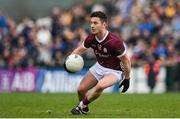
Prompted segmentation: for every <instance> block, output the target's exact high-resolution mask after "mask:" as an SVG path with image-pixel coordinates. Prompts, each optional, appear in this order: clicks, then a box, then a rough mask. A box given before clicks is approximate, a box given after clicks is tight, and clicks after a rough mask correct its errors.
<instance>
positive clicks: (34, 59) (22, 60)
mask: <svg viewBox="0 0 180 119" xmlns="http://www.w3.org/2000/svg"><path fill="white" fill-rule="evenodd" d="M92 11H104V12H105V13H107V15H108V18H109V20H108V22H109V30H110V31H112V32H114V33H116V34H117V35H119V36H121V37H122V38H123V39H124V41H125V42H126V44H127V46H128V54H129V56H130V58H131V61H132V66H133V67H140V66H141V67H142V66H143V67H144V72H142V73H146V75H147V76H148V78H149V85H150V87H151V88H153V87H154V85H155V81H156V80H158V77H156V76H157V75H158V73H159V69H160V67H165V68H166V84H167V90H168V91H171V90H180V0H104V1H100V2H98V1H93V0H84V1H82V2H79V3H78V2H76V3H74V4H73V5H72V6H70V7H67V8H61V7H59V6H55V7H53V8H52V9H51V13H50V14H49V15H48V16H46V17H43V18H36V19H34V18H33V19H32V18H31V17H28V16H25V17H24V18H22V19H21V20H20V21H16V20H15V19H14V18H13V17H11V16H10V15H8V14H7V13H5V12H4V11H3V12H2V11H0V68H1V69H14V68H15V69H18V68H22V67H28V66H35V67H62V66H63V62H64V58H65V57H66V56H67V55H68V54H69V53H70V52H71V51H72V50H73V49H74V48H75V47H77V45H79V44H80V43H81V42H82V41H83V40H84V39H85V38H86V36H87V35H88V34H89V33H90V28H89V19H90V17H89V15H90V13H91V12H92ZM22 12H23V11H22ZM83 57H84V60H85V63H86V64H85V66H86V67H89V66H91V65H92V64H93V63H94V62H95V57H94V55H93V53H92V51H91V49H90V50H89V51H88V52H86V53H85V54H84V55H83Z"/></svg>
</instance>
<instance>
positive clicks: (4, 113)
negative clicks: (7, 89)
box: [0, 93, 180, 118]
mask: <svg viewBox="0 0 180 119" xmlns="http://www.w3.org/2000/svg"><path fill="white" fill-rule="evenodd" d="M76 104H77V97H76V94H71V93H59V94H58V93H57V94H41V93H0V117H1V118H3V117H22V118H26V117H37V118H41V117H45V118H53V117H58V118H81V117H82V118H85V117H87V118H91V117H93V118H113V117H115V118H116V117H118V118H126V117H127V118H134V117H143V118H146V117H149V118H155V117H158V118H161V117H168V118H171V117H172V118H174V117H177V118H180V94H179V93H166V94H121V93H114V94H106V93H103V94H102V95H101V97H100V98H99V99H97V100H96V101H95V102H93V103H92V104H91V105H90V111H91V114H89V115H78V116H77V115H76V116H75V115H71V113H70V110H71V108H72V107H73V106H75V105H76ZM48 110H50V111H51V113H48Z"/></svg>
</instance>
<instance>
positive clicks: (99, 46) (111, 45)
mask: <svg viewBox="0 0 180 119" xmlns="http://www.w3.org/2000/svg"><path fill="white" fill-rule="evenodd" d="M84 47H85V48H92V49H93V50H94V53H95V56H96V59H97V62H98V63H99V64H100V65H102V66H104V67H106V68H111V69H115V70H122V68H121V66H120V60H119V59H118V57H117V56H122V55H123V54H124V53H125V52H126V49H125V46H124V43H123V41H122V39H120V38H119V37H117V36H116V35H115V34H113V33H111V32H107V33H106V36H105V37H104V38H103V39H102V40H98V39H97V37H95V35H93V34H90V35H89V36H88V37H87V38H86V39H85V41H84Z"/></svg>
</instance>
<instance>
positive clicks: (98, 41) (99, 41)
mask: <svg viewBox="0 0 180 119" xmlns="http://www.w3.org/2000/svg"><path fill="white" fill-rule="evenodd" d="M108 34H109V31H107V32H106V35H105V36H104V38H103V39H101V40H99V39H98V38H97V37H96V36H95V38H96V40H97V41H98V42H99V43H101V42H103V41H104V40H105V39H106V37H107V36H108Z"/></svg>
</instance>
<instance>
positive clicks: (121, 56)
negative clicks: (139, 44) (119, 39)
mask: <svg viewBox="0 0 180 119" xmlns="http://www.w3.org/2000/svg"><path fill="white" fill-rule="evenodd" d="M123 45H124V48H125V50H124V52H123V53H122V54H121V55H118V56H117V57H118V58H120V57H122V56H123V55H125V54H126V52H127V46H126V45H125V43H123Z"/></svg>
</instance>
